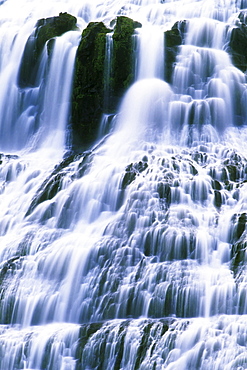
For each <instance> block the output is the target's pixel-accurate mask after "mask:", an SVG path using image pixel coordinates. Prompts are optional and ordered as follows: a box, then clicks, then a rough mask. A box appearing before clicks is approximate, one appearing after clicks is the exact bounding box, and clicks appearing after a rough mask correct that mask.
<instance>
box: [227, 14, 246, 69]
mask: <svg viewBox="0 0 247 370" xmlns="http://www.w3.org/2000/svg"><path fill="white" fill-rule="evenodd" d="M238 18H239V24H238V25H237V26H236V27H234V28H233V29H232V31H231V37H230V42H229V49H228V52H229V54H230V55H231V57H232V62H233V64H234V65H235V67H237V68H239V69H240V70H241V71H242V72H245V71H246V70H247V13H246V12H244V11H243V12H241V13H240V14H239V16H238Z"/></svg>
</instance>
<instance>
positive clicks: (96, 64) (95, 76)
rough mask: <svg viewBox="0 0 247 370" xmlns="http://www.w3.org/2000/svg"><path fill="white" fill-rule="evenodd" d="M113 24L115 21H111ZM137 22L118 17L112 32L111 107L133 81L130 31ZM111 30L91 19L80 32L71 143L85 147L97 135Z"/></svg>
mask: <svg viewBox="0 0 247 370" xmlns="http://www.w3.org/2000/svg"><path fill="white" fill-rule="evenodd" d="M113 23H114V22H113ZM136 27H140V24H139V23H137V22H134V21H133V20H132V19H130V18H127V17H122V16H121V17H117V19H116V25H115V28H114V33H113V56H112V73H111V81H110V90H111V92H110V95H111V96H110V100H111V106H110V110H111V111H113V112H114V111H115V110H116V107H117V105H118V102H119V99H120V98H121V97H122V95H123V93H124V92H125V90H126V89H127V88H128V87H129V86H130V84H131V82H132V81H133V38H132V36H133V33H134V30H135V28H136ZM109 32H113V31H112V29H108V28H107V27H106V26H105V25H104V23H102V22H91V23H89V24H88V26H87V28H86V29H85V30H84V31H83V33H82V37H81V42H80V45H79V47H78V51H77V55H76V67H75V77H74V87H73V97H72V114H71V126H72V146H73V148H74V149H76V150H78V149H85V148H87V147H88V146H89V145H91V144H92V143H93V142H94V141H95V139H96V138H97V134H98V129H99V122H100V118H101V116H102V113H103V111H104V93H105V86H106V81H105V56H106V34H107V33H109Z"/></svg>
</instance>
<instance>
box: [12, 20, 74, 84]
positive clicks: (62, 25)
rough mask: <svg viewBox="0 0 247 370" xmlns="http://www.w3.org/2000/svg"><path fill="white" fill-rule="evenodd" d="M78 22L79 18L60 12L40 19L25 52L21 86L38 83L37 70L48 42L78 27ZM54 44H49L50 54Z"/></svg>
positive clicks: (20, 74)
mask: <svg viewBox="0 0 247 370" xmlns="http://www.w3.org/2000/svg"><path fill="white" fill-rule="evenodd" d="M76 23H77V19H76V18H75V17H74V16H72V15H70V14H68V13H60V14H59V16H56V17H51V18H46V19H40V20H38V22H37V23H36V26H35V29H34V32H33V33H32V34H31V35H30V37H29V38H28V40H27V43H26V46H25V49H24V52H23V56H22V60H21V66H20V69H19V76H18V84H19V86H20V87H22V88H25V87H33V86H35V85H36V84H37V83H38V81H37V72H38V69H39V65H40V57H41V54H42V51H43V49H44V46H45V44H46V42H47V41H48V40H52V39H53V38H54V37H58V36H61V35H62V34H64V33H65V32H68V31H72V30H75V29H77V27H76ZM52 46H53V43H52V42H49V43H48V44H47V53H48V54H50V53H51V51H52Z"/></svg>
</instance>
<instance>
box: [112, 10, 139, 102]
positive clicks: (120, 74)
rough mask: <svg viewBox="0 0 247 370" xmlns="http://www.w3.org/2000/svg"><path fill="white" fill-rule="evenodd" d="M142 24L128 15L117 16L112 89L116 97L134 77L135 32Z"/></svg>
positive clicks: (121, 94) (120, 95)
mask: <svg viewBox="0 0 247 370" xmlns="http://www.w3.org/2000/svg"><path fill="white" fill-rule="evenodd" d="M140 27H141V24H140V23H138V22H135V21H133V20H132V19H130V18H128V17H124V16H121V17H117V23H116V26H115V29H114V34H113V76H112V89H113V95H114V96H115V98H116V99H117V98H121V97H122V96H123V94H124V92H125V91H126V90H127V88H128V87H129V86H130V84H131V83H132V82H133V78H134V74H133V71H134V54H133V48H134V41H133V34H134V31H135V29H136V28H140Z"/></svg>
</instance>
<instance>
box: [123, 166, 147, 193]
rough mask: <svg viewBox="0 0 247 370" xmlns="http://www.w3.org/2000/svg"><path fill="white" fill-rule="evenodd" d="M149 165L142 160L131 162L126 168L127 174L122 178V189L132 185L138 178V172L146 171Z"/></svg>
mask: <svg viewBox="0 0 247 370" xmlns="http://www.w3.org/2000/svg"><path fill="white" fill-rule="evenodd" d="M147 167H148V164H147V162H144V161H140V162H138V163H134V164H133V163H131V164H130V165H129V166H127V167H126V169H125V171H126V172H125V174H124V177H123V180H122V189H126V187H127V186H128V185H130V184H131V183H132V182H133V181H134V180H135V178H136V176H137V175H138V174H140V173H141V172H143V171H145V170H146V169H147Z"/></svg>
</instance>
